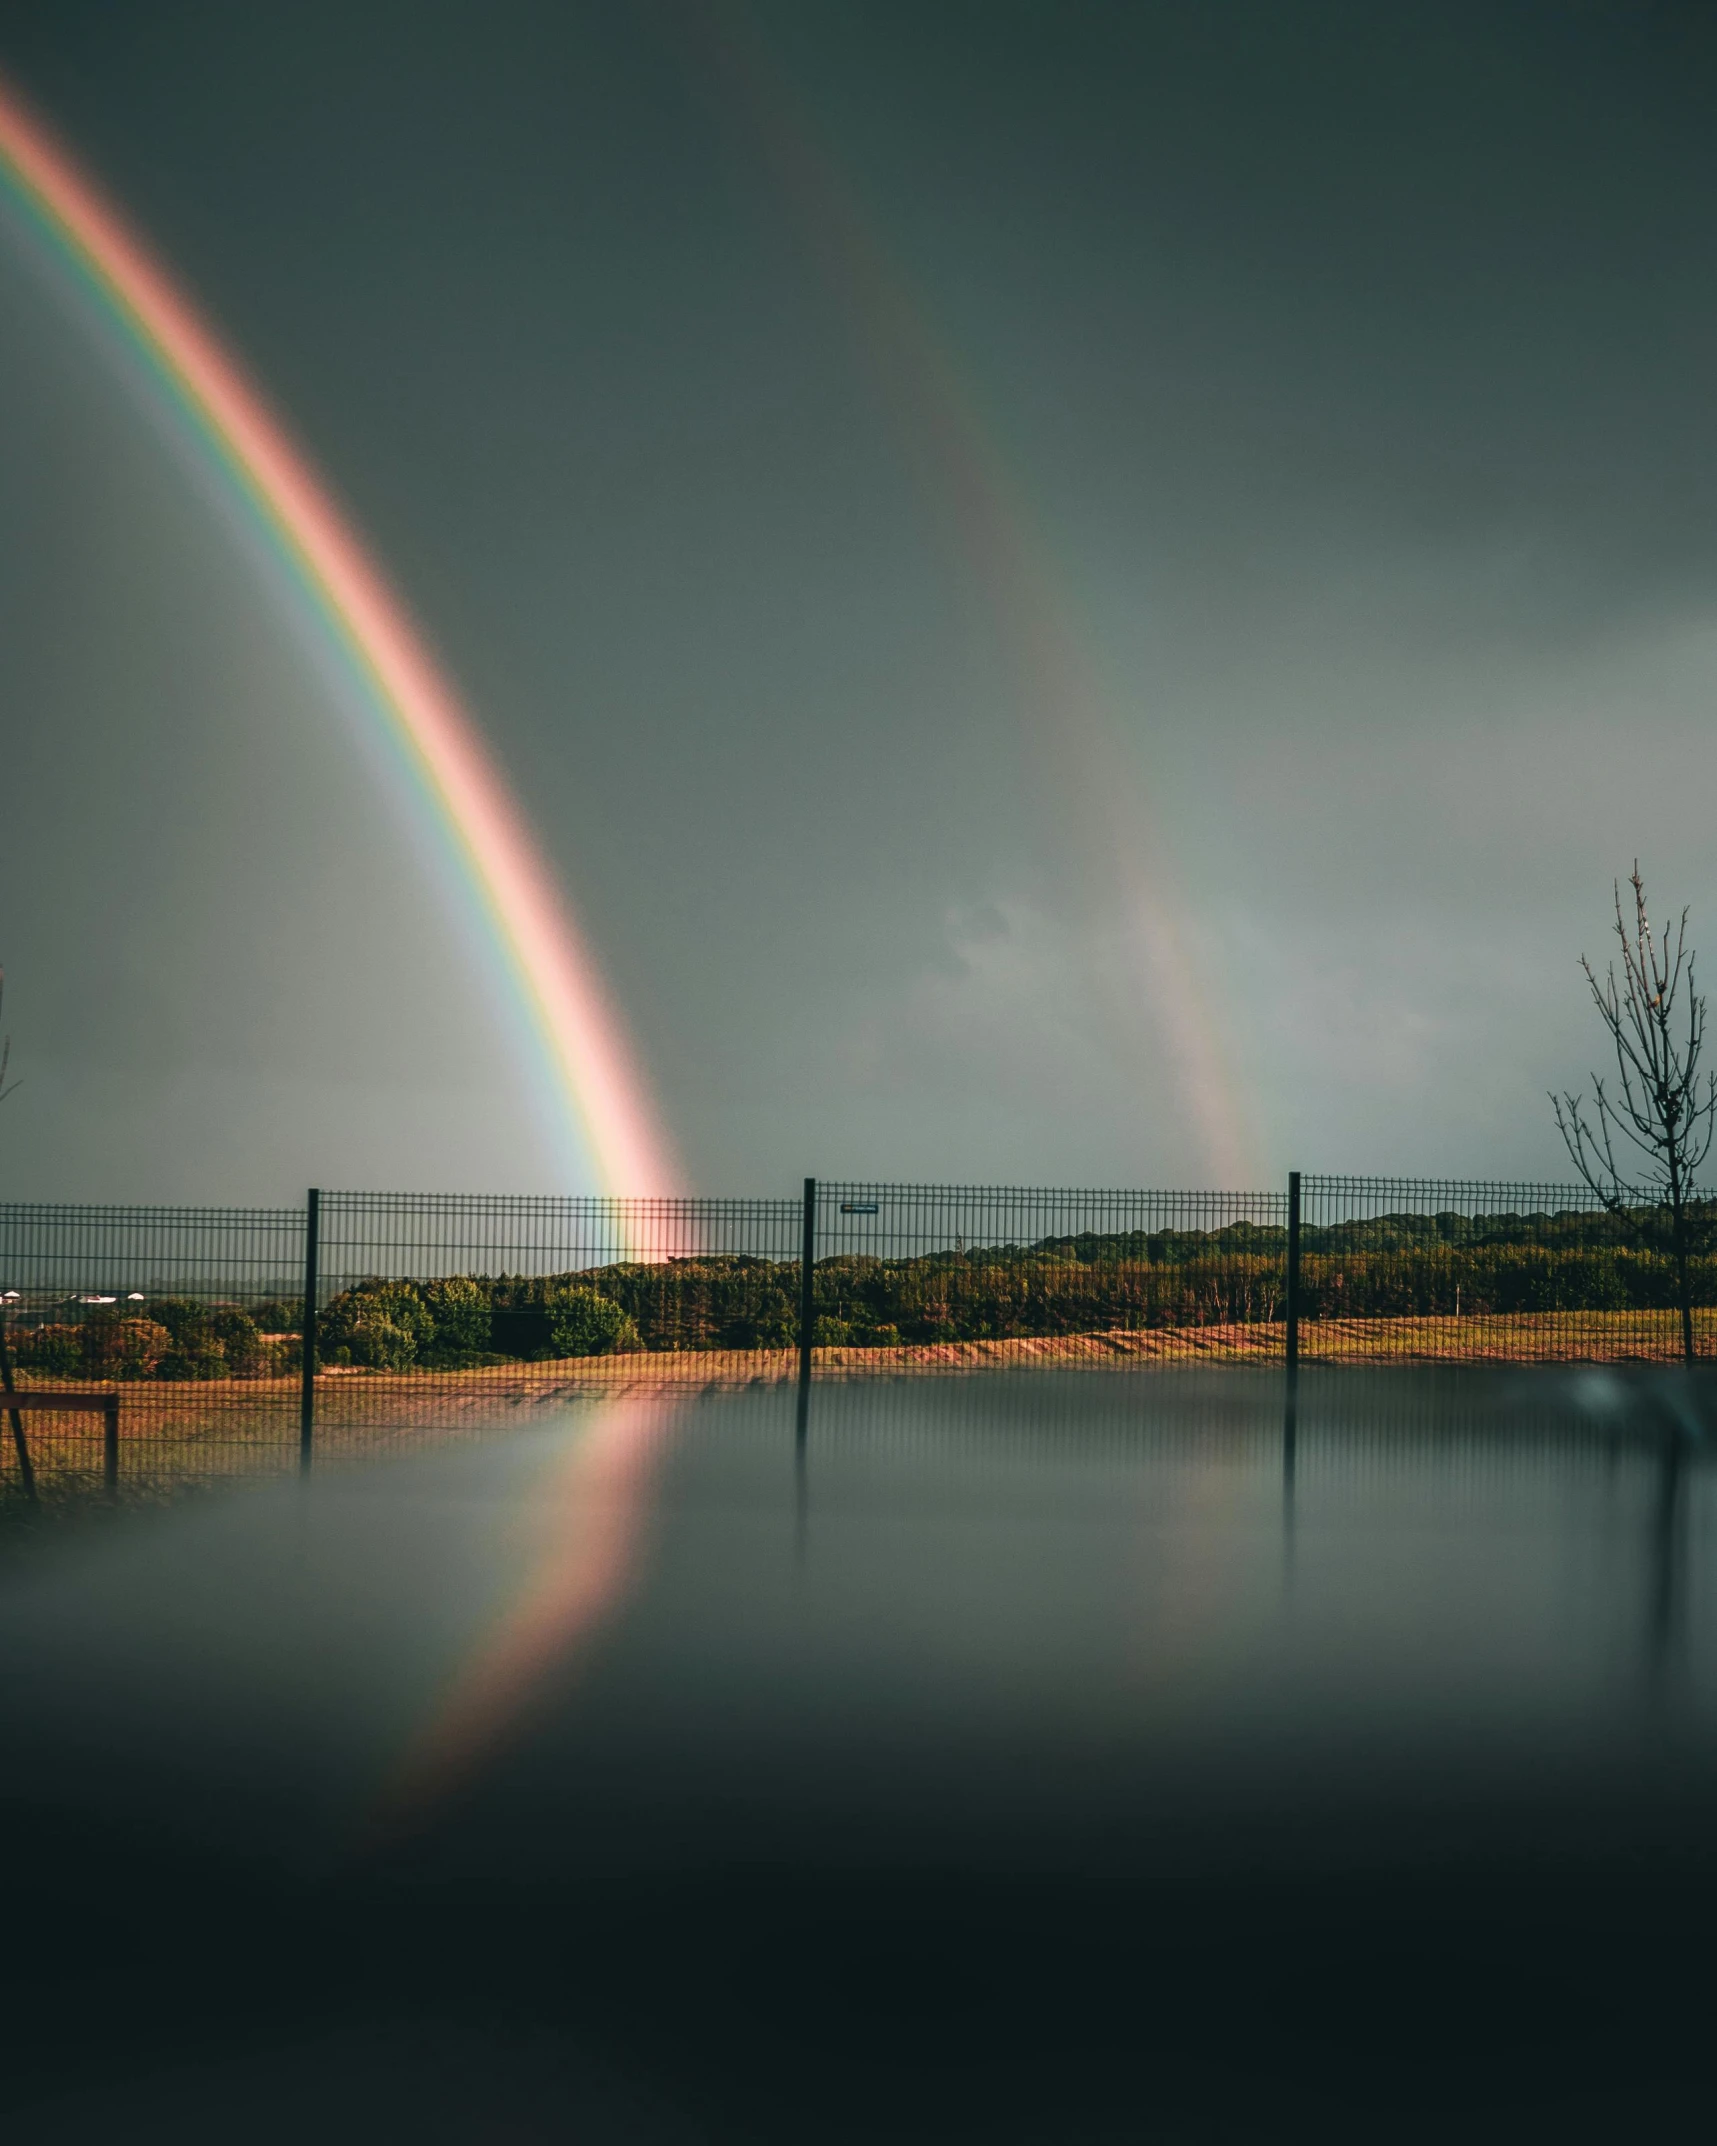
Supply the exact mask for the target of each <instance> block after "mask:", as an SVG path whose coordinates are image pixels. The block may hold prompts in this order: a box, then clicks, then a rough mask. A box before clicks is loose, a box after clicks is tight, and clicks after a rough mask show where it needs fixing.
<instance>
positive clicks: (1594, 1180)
mask: <svg viewBox="0 0 1717 2146" xmlns="http://www.w3.org/2000/svg"><path fill="white" fill-rule="evenodd" d="M1628 886H1629V887H1630V889H1631V890H1632V894H1633V909H1632V915H1631V916H1630V915H1629V914H1628V913H1627V911H1626V910H1625V908H1624V905H1623V902H1622V890H1621V886H1620V883H1619V882H1618V883H1617V885H1616V888H1615V902H1616V924H1615V931H1616V939H1617V942H1618V944H1619V946H1620V949H1621V972H1620V975H1619V976H1618V974H1617V968H1616V963H1615V962H1614V961H1611V962H1610V964H1609V966H1608V967H1607V968H1606V970H1605V972H1604V974H1603V976H1602V977H1600V976H1599V975H1598V973H1597V971H1596V970H1595V969H1594V968H1593V967H1592V964H1591V963H1590V962H1589V961H1588V960H1587V959H1586V957H1585V955H1583V954H1582V955H1581V957H1580V967H1581V969H1582V971H1583V972H1584V974H1585V978H1586V982H1587V985H1588V986H1589V988H1590V990H1591V993H1592V1003H1593V1005H1594V1006H1596V1007H1597V1009H1598V1016H1599V1018H1600V1019H1601V1020H1602V1022H1603V1024H1604V1027H1605V1030H1606V1031H1607V1033H1608V1035H1609V1039H1610V1044H1611V1048H1612V1049H1613V1050H1614V1052H1615V1058H1616V1073H1615V1083H1614V1086H1613V1088H1612V1087H1608V1086H1606V1085H1605V1081H1604V1080H1603V1079H1602V1078H1601V1077H1600V1076H1599V1075H1598V1074H1596V1073H1594V1074H1593V1075H1592V1076H1591V1079H1592V1103H1591V1106H1590V1112H1589V1113H1588V1107H1587V1104H1586V1100H1585V1098H1584V1096H1579V1095H1561V1096H1556V1095H1552V1097H1551V1098H1550V1102H1551V1107H1552V1109H1553V1110H1554V1111H1555V1113H1556V1127H1557V1130H1558V1131H1559V1132H1560V1133H1561V1135H1562V1138H1563V1141H1564V1143H1565V1144H1566V1146H1567V1149H1568V1153H1569V1155H1570V1156H1571V1157H1572V1159H1573V1163H1574V1167H1575V1169H1577V1170H1578V1171H1579V1173H1580V1176H1581V1178H1582V1179H1583V1180H1584V1182H1585V1183H1586V1185H1587V1186H1588V1187H1589V1188H1590V1189H1591V1191H1592V1192H1593V1193H1595V1194H1596V1195H1597V1197H1598V1199H1599V1200H1600V1201H1601V1202H1602V1204H1603V1206H1604V1207H1605V1208H1606V1209H1607V1210H1608V1212H1609V1213H1610V1214H1612V1215H1614V1216H1615V1217H1616V1218H1617V1220H1618V1221H1620V1222H1621V1223H1623V1224H1624V1225H1625V1226H1626V1228H1627V1229H1628V1230H1629V1231H1630V1233H1631V1234H1632V1235H1633V1236H1634V1237H1635V1238H1636V1240H1638V1241H1639V1242H1640V1243H1641V1244H1646V1245H1650V1246H1652V1247H1654V1248H1657V1249H1663V1248H1664V1245H1665V1240H1666V1239H1667V1248H1668V1250H1669V1253H1670V1256H1671V1259H1672V1260H1673V1263H1674V1268H1675V1291H1676V1302H1677V1305H1678V1306H1679V1308H1680V1312H1681V1348H1682V1354H1683V1356H1684V1357H1685V1358H1686V1360H1687V1362H1689V1363H1692V1362H1693V1360H1694V1358H1695V1356H1696V1354H1697V1350H1696V1348H1695V1345H1694V1337H1693V1274H1692V1263H1693V1260H1694V1258H1695V1256H1696V1255H1697V1254H1698V1253H1699V1252H1701V1251H1703V1250H1704V1249H1705V1248H1706V1246H1707V1245H1709V1243H1710V1242H1711V1239H1712V1236H1713V1233H1714V1230H1717V1214H1714V1213H1713V1209H1712V1203H1711V1201H1710V1200H1709V1199H1708V1198H1707V1197H1706V1196H1705V1195H1703V1194H1702V1193H1701V1192H1700V1191H1699V1189H1698V1176H1699V1172H1700V1170H1701V1168H1702V1167H1703V1166H1704V1163H1705V1159H1706V1157H1707V1155H1709V1153H1710V1152H1711V1141H1712V1135H1713V1132H1714V1131H1717V1074H1712V1073H1703V1074H1702V1073H1701V1072H1700V1070H1699V1060H1700V1054H1701V1053H1702V1051H1703V1049H1704V1047H1705V1000H1704V999H1703V997H1702V996H1701V995H1700V993H1699V990H1698V988H1697V986H1696V984H1695V980H1694V956H1693V950H1692V948H1691V947H1689V946H1688V944H1687V911H1686V910H1685V909H1684V910H1683V911H1682V912H1681V916H1680V918H1679V920H1678V921H1677V922H1676V923H1675V924H1674V925H1673V926H1672V927H1671V928H1670V929H1669V930H1668V931H1667V932H1665V933H1664V935H1663V938H1662V941H1661V943H1660V942H1659V940H1658V938H1657V936H1656V935H1655V934H1654V932H1653V931H1652V927H1651V920H1650V918H1649V917H1648V915H1647V913H1646V898H1645V883H1644V881H1643V880H1642V879H1641V878H1640V870H1639V863H1638V860H1637V859H1636V860H1635V863H1634V868H1633V871H1632V872H1631V873H1630V874H1629V876H1628ZM1624 1165H1625V1167H1624Z"/></svg>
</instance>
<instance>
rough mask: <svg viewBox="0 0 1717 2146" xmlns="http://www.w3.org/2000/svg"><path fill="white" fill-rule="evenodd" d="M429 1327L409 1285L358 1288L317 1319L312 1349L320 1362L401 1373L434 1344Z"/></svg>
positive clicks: (424, 1309) (427, 1315)
mask: <svg viewBox="0 0 1717 2146" xmlns="http://www.w3.org/2000/svg"><path fill="white" fill-rule="evenodd" d="M434 1336H435V1321H434V1319H433V1317H432V1316H431V1314H430V1310H429V1307H428V1305H426V1304H425V1303H424V1301H423V1297H422V1295H421V1293H420V1292H419V1290H418V1288H417V1286H416V1284H415V1283H412V1282H379V1281H378V1282H360V1283H359V1284H358V1286H357V1287H356V1288H355V1289H347V1290H343V1291H342V1292H341V1294H340V1295H339V1296H337V1297H336V1298H335V1299H334V1301H333V1302H332V1303H331V1304H330V1305H329V1306H328V1308H327V1310H326V1311H325V1312H324V1313H323V1314H322V1319H321V1324H320V1331H319V1334H318V1337H317V1338H318V1347H319V1349H320V1351H321V1354H322V1356H323V1358H324V1360H325V1361H327V1362H328V1363H334V1364H361V1365H364V1366H366V1367H367V1368H368V1369H370V1370H372V1371H404V1370H406V1369H408V1368H409V1367H410V1366H411V1365H412V1364H414V1363H415V1362H416V1361H417V1357H418V1351H419V1349H420V1348H423V1347H425V1346H426V1345H430V1344H432V1343H433V1341H434Z"/></svg>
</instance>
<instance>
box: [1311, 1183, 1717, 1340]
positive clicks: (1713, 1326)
mask: <svg viewBox="0 0 1717 2146" xmlns="http://www.w3.org/2000/svg"><path fill="white" fill-rule="evenodd" d="M1301 1202H1302V1206H1301V1225H1300V1271H1299V1337H1300V1354H1301V1358H1302V1360H1303V1361H1306V1362H1322V1363H1341V1362H1385V1361H1390V1360H1394V1361H1414V1362H1446V1363H1493V1362H1494V1363H1557V1362H1581V1361H1583V1362H1601V1363H1628V1362H1650V1363H1659V1362H1670V1361H1674V1360H1677V1359H1679V1358H1680V1357H1681V1356H1682V1354H1683V1340H1682V1324H1681V1312H1680V1308H1679V1300H1678V1289H1677V1273H1676V1264H1675V1260H1674V1257H1673V1254H1672V1250H1671V1246H1670V1243H1669V1239H1668V1233H1667V1228H1666V1226H1665V1224H1664V1222H1663V1218H1662V1216H1661V1213H1660V1211H1659V1210H1657V1209H1655V1208H1653V1207H1651V1206H1650V1205H1648V1204H1646V1203H1644V1202H1643V1201H1642V1203H1641V1205H1640V1206H1639V1207H1638V1208H1637V1209H1635V1210H1632V1211H1631V1212H1630V1214H1629V1215H1626V1216H1624V1215H1617V1214H1612V1213H1610V1212H1608V1211H1607V1210H1606V1209H1605V1208H1604V1207H1603V1206H1602V1205H1601V1204H1600V1202H1599V1201H1598V1199H1597V1198H1596V1197H1595V1195H1594V1194H1593V1193H1592V1192H1591V1191H1590V1190H1589V1189H1588V1188H1587V1187H1586V1186H1585V1185H1549V1184H1509V1183H1486V1182H1471V1181H1462V1180H1438V1179H1421V1178H1384V1177H1312V1176H1307V1177H1305V1178H1303V1179H1302V1180H1301ZM1691 1279H1692V1282H1693V1285H1694V1286H1693V1294H1694V1304H1695V1309H1694V1311H1693V1314H1692V1325H1693V1331H1694V1343H1695V1348H1696V1350H1697V1351H1698V1352H1699V1353H1701V1354H1707V1355H1709V1354H1714V1353H1717V1262H1714V1261H1712V1260H1711V1259H1710V1258H1708V1257H1707V1258H1702V1259H1698V1260H1696V1261H1695V1262H1694V1263H1693V1273H1692V1276H1691Z"/></svg>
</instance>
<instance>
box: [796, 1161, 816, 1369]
mask: <svg viewBox="0 0 1717 2146" xmlns="http://www.w3.org/2000/svg"><path fill="white" fill-rule="evenodd" d="M816 1259H817V1180H816V1179H815V1178H814V1177H808V1178H806V1180H805V1220H804V1228H803V1231H802V1233H801V1235H800V1239H799V1391H800V1393H801V1394H802V1393H804V1392H805V1391H806V1390H807V1388H808V1387H809V1386H810V1383H811V1339H812V1336H813V1335H814V1334H815V1332H816V1329H817V1314H816V1307H815V1304H814V1302H813V1300H812V1293H811V1269H812V1268H813V1267H814V1266H815V1264H816Z"/></svg>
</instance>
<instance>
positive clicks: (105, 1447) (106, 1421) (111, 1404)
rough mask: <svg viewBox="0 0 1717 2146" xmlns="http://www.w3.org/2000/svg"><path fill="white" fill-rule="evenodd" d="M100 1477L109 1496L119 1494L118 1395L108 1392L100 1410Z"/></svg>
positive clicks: (112, 1496)
mask: <svg viewBox="0 0 1717 2146" xmlns="http://www.w3.org/2000/svg"><path fill="white" fill-rule="evenodd" d="M101 1479H102V1484H103V1487H104V1488H105V1489H106V1491H107V1494H108V1496H109V1497H110V1498H116V1497H118V1495H119V1396H118V1394H116V1393H110V1394H109V1395H108V1397H107V1402H106V1405H105V1407H104V1408H103V1409H102V1412H101Z"/></svg>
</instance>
